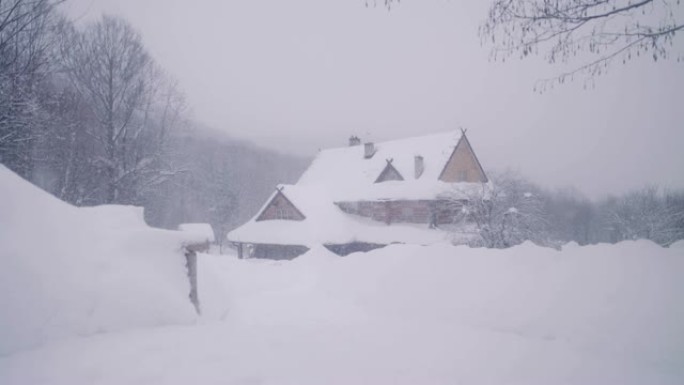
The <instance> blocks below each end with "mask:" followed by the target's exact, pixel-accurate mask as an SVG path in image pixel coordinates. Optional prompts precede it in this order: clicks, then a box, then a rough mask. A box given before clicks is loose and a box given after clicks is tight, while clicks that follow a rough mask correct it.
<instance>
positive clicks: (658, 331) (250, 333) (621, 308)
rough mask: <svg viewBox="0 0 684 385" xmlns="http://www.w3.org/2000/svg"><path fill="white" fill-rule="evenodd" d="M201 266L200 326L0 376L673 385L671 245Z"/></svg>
mask: <svg viewBox="0 0 684 385" xmlns="http://www.w3.org/2000/svg"><path fill="white" fill-rule="evenodd" d="M198 263H199V284H200V297H201V300H202V309H203V316H202V318H201V322H199V323H197V324H195V325H192V326H173V327H165V328H156V329H145V330H134V331H125V332H121V333H108V334H106V335H101V336H96V337H89V338H75V339H71V340H68V341H61V342H59V343H53V344H50V345H48V346H45V347H43V348H41V349H40V350H36V351H31V352H26V353H22V354H15V355H11V356H6V357H0V383H2V384H9V385H12V384H34V383H56V384H85V383H98V384H102V385H104V384H112V385H114V384H116V385H120V384H149V383H157V384H192V383H201V384H217V385H218V384H264V385H273V384H540V385H542V384H543V385H548V384H554V385H555V384H589V385H591V384H596V385H604V384H620V385H629V384H634V385H642V384H649V385H664V384H668V385H669V384H671V385H679V384H682V383H684V301H682V297H681V296H682V293H684V252H683V250H682V248H678V249H674V248H669V249H666V248H661V247H659V246H657V245H655V244H653V243H651V242H646V241H640V242H623V243H620V244H618V245H597V246H589V247H580V246H577V245H566V246H565V247H564V248H563V249H562V250H561V251H556V250H553V249H548V248H540V247H537V246H534V245H532V244H524V245H521V246H518V247H514V248H511V249H507V250H488V249H469V248H467V247H454V246H450V245H445V244H442V245H433V246H408V245H392V246H388V247H386V248H384V249H378V250H374V251H371V252H368V253H356V254H351V255H349V256H348V257H344V258H340V257H337V256H335V255H333V254H332V253H330V252H329V251H328V250H327V249H325V248H323V247H320V246H319V247H315V248H312V249H311V250H310V251H309V252H308V253H306V254H304V255H302V256H301V257H299V258H297V259H295V260H292V261H268V260H238V259H237V258H235V257H231V256H225V255H224V256H220V255H216V256H215V255H206V254H201V255H199V256H198Z"/></svg>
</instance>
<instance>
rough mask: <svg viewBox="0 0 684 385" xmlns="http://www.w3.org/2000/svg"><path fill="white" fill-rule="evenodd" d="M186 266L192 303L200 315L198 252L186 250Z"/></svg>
mask: <svg viewBox="0 0 684 385" xmlns="http://www.w3.org/2000/svg"><path fill="white" fill-rule="evenodd" d="M185 266H186V267H187V269H188V280H189V281H190V302H192V305H193V306H195V310H196V311H197V314H200V304H199V293H198V290H197V252H195V251H194V250H190V249H186V250H185Z"/></svg>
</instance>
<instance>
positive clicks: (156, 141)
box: [62, 16, 183, 203]
mask: <svg viewBox="0 0 684 385" xmlns="http://www.w3.org/2000/svg"><path fill="white" fill-rule="evenodd" d="M63 37H64V39H63V42H62V57H63V68H64V70H65V73H66V74H67V77H68V79H69V80H70V81H71V84H72V85H73V87H74V89H76V90H77V91H78V92H79V93H80V94H81V95H84V96H85V97H87V98H88V100H90V106H91V109H92V111H93V113H94V115H95V117H96V120H97V124H96V125H95V127H93V128H92V130H91V131H90V132H89V135H90V136H92V137H93V138H94V139H95V140H96V141H97V143H98V144H99V146H100V149H101V152H100V154H98V155H97V156H96V159H97V161H98V163H99V167H100V168H101V169H102V171H103V174H105V175H106V180H107V181H106V186H104V187H105V188H106V194H105V202H107V203H112V202H117V203H136V202H135V200H136V198H135V196H134V195H136V194H138V193H139V192H140V191H141V189H143V188H144V187H145V185H149V184H153V183H158V180H157V177H159V175H160V173H159V171H160V167H161V164H160V162H161V153H162V151H163V149H164V141H165V140H166V137H167V131H168V130H169V129H170V128H171V127H172V126H173V124H174V123H175V122H176V121H177V119H178V116H179V115H180V111H181V110H182V107H183V103H182V98H181V97H180V96H179V95H180V93H179V92H178V91H177V89H176V88H175V86H172V85H171V83H169V82H167V79H166V78H165V76H164V75H163V74H162V73H161V71H160V70H159V69H158V68H157V67H156V65H155V64H154V62H153V60H152V58H151V57H150V56H149V54H148V53H147V51H146V50H145V48H144V46H143V44H142V41H141V38H140V36H139V34H138V33H137V32H136V31H135V30H134V29H133V28H132V27H131V26H130V25H129V24H128V23H127V22H126V21H125V20H123V19H119V18H115V17H110V16H104V17H103V18H102V19H101V20H100V21H98V22H97V23H94V24H92V25H90V26H88V27H87V28H86V29H85V30H83V31H78V30H75V29H74V28H73V27H71V28H66V29H65V31H64V33H63ZM159 101H161V103H159Z"/></svg>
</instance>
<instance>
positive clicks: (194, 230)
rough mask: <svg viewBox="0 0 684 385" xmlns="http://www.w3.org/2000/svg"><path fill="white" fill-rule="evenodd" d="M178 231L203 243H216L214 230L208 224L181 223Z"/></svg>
mask: <svg viewBox="0 0 684 385" xmlns="http://www.w3.org/2000/svg"><path fill="white" fill-rule="evenodd" d="M178 230H179V231H182V232H184V233H188V234H192V236H193V237H196V238H199V239H202V240H203V242H209V243H213V242H214V229H212V228H211V225H210V224H208V223H181V224H180V225H178Z"/></svg>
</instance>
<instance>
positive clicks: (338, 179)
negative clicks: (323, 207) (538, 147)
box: [297, 131, 482, 202]
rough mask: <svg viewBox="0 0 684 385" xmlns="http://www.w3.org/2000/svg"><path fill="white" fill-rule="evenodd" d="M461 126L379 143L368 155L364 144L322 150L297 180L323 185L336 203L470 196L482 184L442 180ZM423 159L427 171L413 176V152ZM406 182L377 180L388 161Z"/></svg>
mask: <svg viewBox="0 0 684 385" xmlns="http://www.w3.org/2000/svg"><path fill="white" fill-rule="evenodd" d="M461 135H462V133H461V132H460V131H449V132H443V133H438V134H431V135H425V136H420V137H413V138H404V139H398V140H392V141H387V142H381V143H375V144H374V147H375V153H374V155H373V156H372V157H371V158H365V157H364V151H365V150H364V146H363V145H361V146H351V147H341V148H332V149H327V150H321V151H320V152H319V153H318V155H317V156H316V158H315V159H314V160H313V162H312V163H311V166H309V168H308V169H307V170H306V171H305V172H304V174H303V175H302V176H301V177H300V178H299V181H298V182H297V185H298V186H325V187H326V188H328V189H329V190H330V196H331V198H332V199H333V201H335V202H339V201H358V200H379V199H389V200H398V199H435V198H436V197H437V196H438V195H440V194H443V193H449V194H457V193H459V192H460V193H462V194H463V197H464V198H466V197H467V196H468V195H471V194H472V193H477V192H481V190H482V184H481V183H445V182H442V181H440V180H439V176H440V174H441V172H442V170H443V169H444V166H445V165H446V163H447V161H448V160H449V157H450V156H451V153H452V152H453V151H454V148H455V147H456V145H457V144H458V141H459V140H460V139H461ZM416 156H421V157H422V158H423V172H422V174H421V175H420V177H419V178H417V179H416V178H415V177H414V175H415V174H414V173H415V157H416ZM388 160H391V161H392V166H393V167H394V168H395V169H396V170H397V171H399V173H400V174H401V175H402V176H403V178H404V180H403V181H389V182H382V183H374V182H375V180H376V179H377V178H378V175H380V173H381V172H382V171H383V170H384V169H385V167H386V166H387V161H388Z"/></svg>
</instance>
